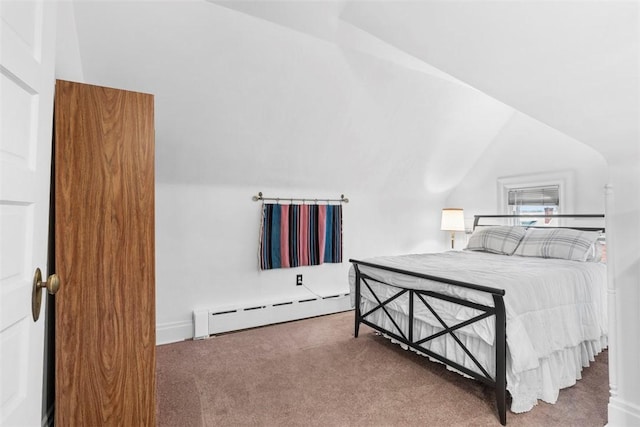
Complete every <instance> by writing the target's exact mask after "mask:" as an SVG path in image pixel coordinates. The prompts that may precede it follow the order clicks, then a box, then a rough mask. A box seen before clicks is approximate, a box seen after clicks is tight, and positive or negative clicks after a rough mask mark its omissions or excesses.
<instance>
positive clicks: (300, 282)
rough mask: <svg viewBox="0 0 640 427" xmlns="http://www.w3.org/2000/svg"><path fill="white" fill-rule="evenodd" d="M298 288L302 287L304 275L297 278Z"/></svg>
mask: <svg viewBox="0 0 640 427" xmlns="http://www.w3.org/2000/svg"><path fill="white" fill-rule="evenodd" d="M296 286H302V274H298V275H297V276H296Z"/></svg>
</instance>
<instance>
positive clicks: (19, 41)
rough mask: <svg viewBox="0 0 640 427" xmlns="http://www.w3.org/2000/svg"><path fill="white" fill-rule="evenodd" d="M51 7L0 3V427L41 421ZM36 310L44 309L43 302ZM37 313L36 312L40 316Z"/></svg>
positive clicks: (50, 116) (50, 117) (53, 13)
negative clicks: (35, 293) (37, 280)
mask: <svg viewBox="0 0 640 427" xmlns="http://www.w3.org/2000/svg"><path fill="white" fill-rule="evenodd" d="M55 17H56V4H55V3H54V2H51V1H46V0H44V1H6V0H0V425H2V426H39V425H40V424H41V420H42V418H43V417H42V402H43V397H42V384H43V351H44V314H43V313H41V316H40V320H39V321H38V322H34V321H33V318H32V314H31V288H32V283H33V273H34V271H35V269H36V267H40V269H41V270H42V272H43V275H44V278H45V280H46V277H47V274H48V272H47V271H46V262H47V240H48V236H47V234H48V221H49V186H50V184H49V181H50V167H51V134H52V126H53V91H54V84H55V78H54V53H55V52H54V49H55V33H56V30H55ZM43 306H44V302H43ZM42 311H43V312H44V309H42Z"/></svg>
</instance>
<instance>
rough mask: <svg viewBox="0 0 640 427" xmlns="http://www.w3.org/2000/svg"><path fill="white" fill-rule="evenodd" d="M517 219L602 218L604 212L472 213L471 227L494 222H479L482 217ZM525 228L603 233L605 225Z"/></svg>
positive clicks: (532, 226)
mask: <svg viewBox="0 0 640 427" xmlns="http://www.w3.org/2000/svg"><path fill="white" fill-rule="evenodd" d="M488 218H491V219H517V218H533V219H536V218H538V219H540V218H545V219H546V218H565V219H596V218H599V219H604V214H557V215H545V214H522V215H474V216H473V229H474V230H475V229H476V227H486V226H489V225H495V224H481V223H480V222H481V220H483V219H488ZM524 227H527V228H572V229H574V230H582V231H600V232H602V233H604V231H605V227H604V225H603V226H602V227H581V226H573V225H571V226H564V225H563V226H556V225H553V226H541V225H528V226H524Z"/></svg>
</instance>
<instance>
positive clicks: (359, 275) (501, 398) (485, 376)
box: [349, 214, 604, 425]
mask: <svg viewBox="0 0 640 427" xmlns="http://www.w3.org/2000/svg"><path fill="white" fill-rule="evenodd" d="M482 218H500V219H505V218H506V219H517V218H604V215H602V214H580V215H475V217H474V223H473V228H474V229H475V228H476V227H478V226H483V225H481V224H479V221H480V220H481V219H482ZM530 227H533V228H536V226H530ZM547 228H573V229H577V230H589V231H602V232H604V227H547ZM349 262H351V263H352V264H353V267H354V270H355V273H356V278H355V290H356V295H355V305H356V307H355V330H354V335H355V337H356V338H357V337H358V333H359V330H360V324H361V323H363V324H365V325H367V326H369V327H371V328H373V329H375V330H377V331H379V332H381V333H383V334H386V335H387V336H390V337H392V338H394V339H395V340H397V341H399V342H401V343H403V344H405V345H407V346H409V347H411V348H412V349H414V350H416V351H419V352H422V353H424V354H427V355H428V356H430V357H432V358H434V359H436V360H438V361H440V362H442V363H444V364H446V365H448V366H451V367H453V368H454V369H457V370H458V371H461V372H463V373H465V374H467V375H469V376H470V377H472V378H475V379H476V380H478V381H481V382H482V383H484V384H487V385H489V386H490V387H494V388H495V393H496V404H497V407H498V416H499V419H500V424H502V425H506V423H507V379H506V357H507V337H506V328H507V320H506V314H505V306H504V295H505V291H504V289H498V288H491V287H487V286H480V285H476V284H473V283H467V282H461V281H457V280H451V279H447V278H444V277H437V276H431V275H427V274H422V273H417V272H414V271H409V270H404V269H399V268H395V267H388V266H384V265H379V264H374V263H370V262H366V261H359V260H355V259H350V260H349ZM360 266H365V267H370V268H376V269H379V270H386V271H391V272H394V273H400V274H403V275H407V276H412V277H415V278H419V279H426V280H431V281H434V282H439V283H444V284H447V285H452V286H457V287H461V288H466V289H473V290H476V291H479V292H483V293H486V294H490V295H491V296H492V298H493V307H491V306H487V305H483V304H477V303H474V302H471V301H467V300H464V299H461V298H457V297H453V296H450V295H445V294H442V293H439V292H435V291H427V290H418V289H412V288H407V287H403V286H398V285H395V284H388V283H385V282H382V281H380V280H377V279H375V278H373V277H371V276H369V275H367V274H366V273H363V272H362V271H360ZM368 281H374V282H378V283H382V284H384V285H390V286H393V287H395V288H397V289H399V290H398V292H397V293H395V294H394V295H392V296H391V297H389V298H387V299H385V300H384V301H381V300H380V298H379V297H378V296H377V295H376V293H375V292H374V290H373V289H372V287H371V285H370V284H369V282H368ZM362 283H364V285H365V286H366V287H367V289H368V290H369V292H370V293H371V294H372V295H373V297H374V298H375V300H376V302H377V305H376V306H375V307H374V308H372V309H371V310H369V311H367V312H366V313H362V312H361V305H360V302H361V288H362ZM404 294H408V295H409V319H408V331H407V333H405V332H404V331H403V330H402V328H400V326H399V325H398V324H397V323H396V321H395V320H394V319H393V317H392V316H391V314H389V312H388V311H387V308H386V305H387V304H389V303H390V302H392V301H394V300H396V299H397V298H399V297H400V296H402V295H404ZM426 297H431V298H436V299H440V300H444V301H448V302H451V303H454V304H459V305H462V306H465V307H470V308H473V309H476V310H478V311H480V312H482V313H481V314H479V315H477V316H475V317H472V318H470V319H467V320H465V321H462V322H460V323H458V324H456V325H448V324H446V323H445V322H444V320H442V318H441V317H440V316H439V315H438V313H436V311H435V310H434V309H433V307H432V306H431V305H430V304H429V303H428V302H427V300H426ZM416 303H418V304H420V303H422V304H423V305H424V306H425V307H426V308H427V309H428V310H429V311H430V312H431V314H433V316H434V317H435V318H436V319H437V320H438V322H439V323H440V325H441V326H442V328H443V329H442V330H441V331H439V332H437V333H435V334H432V335H430V336H428V337H426V338H422V339H419V340H416V339H415V338H414V336H413V323H414V304H416ZM378 310H383V311H384V313H385V314H386V316H387V318H388V319H389V320H390V321H391V322H392V324H393V326H394V327H395V331H390V330H387V329H384V328H382V327H381V326H378V325H376V324H375V323H373V322H371V321H369V320H367V319H366V317H367V316H369V315H371V314H372V313H374V312H376V311H378ZM491 316H495V341H494V342H495V351H496V366H495V368H496V369H495V375H494V377H491V375H489V373H488V372H487V370H486V369H485V368H484V367H483V366H482V365H481V364H480V362H478V360H477V358H476V357H475V356H474V355H473V354H471V352H470V351H469V349H468V348H467V347H466V346H465V345H464V344H463V343H462V341H461V340H460V339H459V338H458V337H457V336H456V335H455V334H454V332H455V331H457V330H458V329H460V328H463V327H465V326H469V325H471V324H473V323H476V322H479V321H481V320H483V319H485V318H487V317H491ZM446 334H449V335H450V336H451V337H452V338H453V339H454V340H455V342H456V343H457V344H458V345H459V346H460V347H461V348H462V350H463V351H464V352H465V353H466V354H467V356H469V358H470V359H471V360H472V361H473V363H474V364H475V366H476V367H478V369H479V372H476V371H474V370H472V369H469V368H467V367H465V366H462V365H460V364H459V363H457V362H455V361H453V360H450V359H448V358H446V357H444V356H442V355H440V354H437V353H435V352H433V351H431V350H429V349H428V348H425V347H424V346H423V344H425V343H426V342H428V341H431V340H433V339H436V338H438V337H441V336H443V335H446Z"/></svg>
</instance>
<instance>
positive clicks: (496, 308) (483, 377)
mask: <svg viewBox="0 0 640 427" xmlns="http://www.w3.org/2000/svg"><path fill="white" fill-rule="evenodd" d="M349 262H351V263H352V264H353V266H354V269H355V273H356V278H355V288H356V289H355V290H356V296H355V300H356V307H355V330H354V335H355V337H356V338H357V337H358V332H359V329H360V324H361V323H363V324H365V325H367V326H369V327H371V328H373V329H375V330H377V331H379V332H381V333H384V334H386V335H388V336H390V337H392V338H394V339H395V340H397V341H399V342H401V343H404V344H406V345H407V346H409V347H411V348H412V349H414V350H417V351H419V352H422V353H424V354H427V355H429V356H430V357H433V358H434V359H436V360H439V361H440V362H442V363H444V364H446V365H449V366H451V367H453V368H455V369H457V370H459V371H460V372H464V373H465V374H466V375H469V376H470V377H472V378H475V379H477V380H478V381H481V382H483V383H484V384H487V385H489V386H491V387H494V388H495V393H496V403H497V407H498V415H499V418H500V423H501V424H502V425H506V423H507V381H506V356H507V353H506V314H505V307H504V300H503V297H504V294H505V291H504V290H503V289H497V288H490V287H486V286H480V285H475V284H473V283H466V282H460V281H457V280H451V279H446V278H442V277H436V276H430V275H427V274H421V273H416V272H413V271H409V270H403V269H399V268H394V267H388V266H384V265H378V264H373V263H370V262H365V261H358V260H354V259H350V260H349ZM360 266H366V267H371V268H376V269H380V270H386V271H391V272H394V273H400V274H404V275H407V276H413V277H416V278H420V279H427V280H431V281H435V282H440V283H445V284H447V285H452V286H458V287H462V288H467V289H473V290H476V291H479V292H484V293H488V294H491V295H492V297H493V306H487V305H483V304H477V303H474V302H471V301H467V300H464V299H460V298H457V297H453V296H450V295H445V294H442V293H439V292H434V291H427V290H418V289H411V288H406V287H402V286H398V285H395V284H389V283H384V282H381V281H379V280H377V279H375V278H373V277H371V276H369V275H367V274H366V273H363V272H362V271H360ZM369 281H374V282H378V283H382V284H385V285H389V286H393V287H395V288H398V292H397V293H395V294H394V295H392V296H391V297H388V298H387V299H385V300H384V301H381V300H380V298H379V297H378V295H376V293H375V292H374V291H373V289H372V287H371V285H370V284H369ZM363 285H364V286H365V287H366V288H367V289H368V290H369V291H370V292H371V294H372V295H373V297H374V298H375V300H376V303H377V305H376V306H375V307H374V308H373V309H371V310H369V311H367V312H366V313H362V312H361V304H360V302H361V289H362V286H363ZM404 294H408V296H409V319H408V320H409V323H408V324H409V326H408V331H407V332H406V333H405V332H404V331H403V330H402V328H400V327H399V325H398V324H397V323H396V321H395V320H394V319H393V317H392V316H391V314H390V313H389V311H388V310H387V305H388V304H389V303H390V302H392V301H394V300H396V299H397V298H399V297H400V296H402V295H404ZM426 297H430V298H437V299H440V300H444V301H448V302H451V303H454V304H459V305H462V306H465V307H470V308H473V309H476V310H478V311H480V312H481V314H479V315H477V316H475V317H472V318H470V319H468V320H465V321H463V322H461V323H458V324H456V325H447V324H446V322H445V321H444V320H443V319H442V318H441V317H440V315H439V314H438V313H437V312H436V311H435V310H434V309H433V307H432V305H431V304H429V303H428V301H427V300H426ZM416 303H418V304H423V305H424V306H425V307H426V308H427V309H428V310H429V311H430V312H431V314H433V316H434V317H435V318H436V319H437V320H438V322H439V323H440V325H441V326H442V330H441V331H439V332H437V333H435V334H432V335H430V336H428V337H426V338H422V339H419V340H416V339H415V338H414V332H413V323H414V304H416ZM378 310H382V311H383V312H384V313H385V315H386V316H387V317H388V319H389V320H390V321H391V323H392V324H393V325H394V327H395V329H396V331H389V330H386V329H384V328H382V327H380V326H378V325H376V324H375V323H373V322H371V321H369V320H367V317H368V316H369V315H371V314H372V313H374V312H376V311H378ZM491 316H495V334H496V335H495V350H496V366H495V376H494V377H491V375H489V373H488V372H487V370H486V369H485V368H484V367H483V366H482V365H481V364H480V362H478V360H477V358H476V356H474V355H473V354H472V353H471V352H470V351H469V349H468V348H467V347H466V346H465V345H464V343H462V341H461V340H460V339H459V338H458V337H457V336H456V334H454V332H455V331H457V330H459V329H461V328H463V327H465V326H468V325H471V324H473V323H476V322H479V321H481V320H483V319H485V318H487V317H491ZM446 334H449V335H450V336H451V337H452V338H453V339H454V340H455V342H456V343H457V344H458V345H459V346H460V347H461V349H462V350H463V351H464V352H465V353H466V354H467V356H469V358H470V359H471V360H472V361H473V363H474V364H475V366H476V367H477V368H478V371H474V370H472V369H469V368H467V367H465V366H462V365H460V364H459V363H457V362H455V361H453V360H450V359H448V358H446V357H444V356H442V355H440V354H437V353H434V352H433V351H431V350H429V349H428V348H425V347H424V346H423V345H424V344H425V343H427V342H429V341H431V340H433V339H436V338H438V337H441V336H443V335H446Z"/></svg>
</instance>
